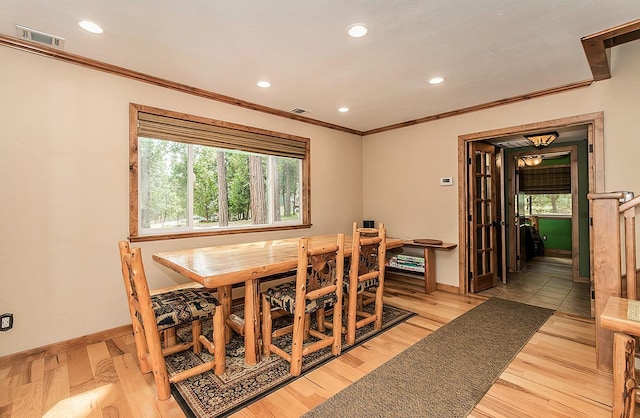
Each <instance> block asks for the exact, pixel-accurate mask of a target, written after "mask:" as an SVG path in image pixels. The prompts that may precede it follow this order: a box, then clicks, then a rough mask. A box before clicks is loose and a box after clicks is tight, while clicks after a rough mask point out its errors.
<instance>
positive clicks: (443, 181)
mask: <svg viewBox="0 0 640 418" xmlns="http://www.w3.org/2000/svg"><path fill="white" fill-rule="evenodd" d="M451 185H453V177H440V186H451Z"/></svg>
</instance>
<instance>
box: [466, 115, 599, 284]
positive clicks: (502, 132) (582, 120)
mask: <svg viewBox="0 0 640 418" xmlns="http://www.w3.org/2000/svg"><path fill="white" fill-rule="evenodd" d="M577 125H587V147H588V149H587V155H588V164H587V165H588V170H589V193H602V192H603V191H604V113H603V112H595V113H587V114H584V115H578V116H570V117H566V118H559V119H551V120H547V121H543V122H536V123H530V124H525V125H516V126H511V127H508V128H501V129H493V130H489V131H482V132H475V133H470V134H465V135H459V136H458V178H459V179H461V181H459V182H458V242H460V243H461V244H462V243H466V240H467V236H468V222H467V219H468V216H469V214H468V210H467V208H468V202H467V197H468V191H469V186H468V180H467V143H468V142H471V141H484V140H490V139H496V138H502V137H507V136H511V135H517V134H522V135H524V134H528V133H534V132H540V131H543V130H553V129H559V128H563V127H568V126H577ZM589 205H591V203H589ZM589 213H591V210H589ZM591 234H592V228H591V227H590V228H589V235H590V238H592V237H591ZM589 247H590V248H589V256H590V258H591V261H593V239H590V240H589ZM458 248H459V252H458V254H459V255H458V266H459V268H458V270H459V271H458V273H459V288H458V292H459V293H462V294H466V293H468V292H469V284H468V280H467V271H468V268H467V266H468V262H469V254H468V245H466V244H465V245H460V246H459V247H458ZM591 265H593V263H591ZM591 275H592V276H593V269H591Z"/></svg>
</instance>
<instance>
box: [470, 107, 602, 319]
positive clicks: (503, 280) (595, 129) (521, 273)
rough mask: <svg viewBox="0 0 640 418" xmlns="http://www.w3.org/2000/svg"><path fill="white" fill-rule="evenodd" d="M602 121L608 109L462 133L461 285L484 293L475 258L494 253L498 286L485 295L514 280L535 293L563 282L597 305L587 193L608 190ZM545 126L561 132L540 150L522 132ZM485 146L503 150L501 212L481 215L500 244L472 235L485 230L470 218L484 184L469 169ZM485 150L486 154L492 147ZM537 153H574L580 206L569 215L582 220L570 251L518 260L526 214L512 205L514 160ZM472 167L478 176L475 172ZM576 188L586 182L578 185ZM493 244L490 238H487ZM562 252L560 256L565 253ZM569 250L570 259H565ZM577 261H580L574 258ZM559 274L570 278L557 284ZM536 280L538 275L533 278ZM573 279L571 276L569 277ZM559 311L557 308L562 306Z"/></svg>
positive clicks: (500, 156)
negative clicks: (577, 135) (480, 241)
mask: <svg viewBox="0 0 640 418" xmlns="http://www.w3.org/2000/svg"><path fill="white" fill-rule="evenodd" d="M602 124H603V114H602V113H601V112H599V113H593V114H587V115H580V116H574V117H569V118H563V119H556V120H551V121H545V122H538V123H534V124H528V125H520V126H514V127H510V128H504V129H498V130H492V131H486V132H479V133H474V134H468V135H463V136H460V137H459V138H458V156H459V159H458V160H459V167H458V168H459V178H460V179H461V180H462V179H464V181H460V182H459V186H458V191H459V202H460V210H459V231H460V232H459V235H460V236H459V242H460V243H465V245H461V246H460V253H459V254H460V265H461V266H464V268H461V269H460V278H459V283H460V292H461V293H476V292H479V291H482V290H484V287H481V288H479V287H478V286H477V281H476V282H474V281H473V280H472V278H473V277H477V276H478V274H477V271H476V270H477V268H478V266H480V267H481V265H479V264H478V261H477V260H478V254H482V257H485V258H484V259H486V260H491V259H492V258H491V257H495V260H496V262H495V263H496V264H495V268H494V269H493V270H494V271H495V277H494V279H493V283H492V285H490V286H488V287H489V290H484V291H485V292H488V293H491V292H497V291H502V292H504V291H506V290H508V286H509V284H513V285H515V284H517V283H523V284H526V286H525V287H527V288H529V290H531V288H533V287H535V286H536V284H534V283H533V282H534V281H537V282H538V285H539V286H540V289H538V290H544V289H543V288H544V287H545V286H549V287H554V286H555V287H562V286H564V287H565V288H566V290H567V292H568V293H571V292H582V293H583V294H584V295H586V297H587V298H588V299H589V305H590V306H592V305H593V303H592V301H591V300H590V299H591V298H592V297H593V296H592V295H593V292H590V291H589V290H591V291H592V290H593V287H592V284H591V283H592V274H591V271H590V265H591V262H590V261H591V260H590V257H591V255H590V254H591V251H590V245H591V244H590V242H591V239H590V235H591V228H590V226H589V212H590V211H589V210H588V207H589V204H588V202H587V201H586V194H587V193H593V192H597V191H601V190H602V189H603V183H604V182H603V176H602V173H603V160H602V149H603V141H604V138H603V129H602ZM541 131H560V132H561V135H560V138H559V139H558V140H557V141H556V144H552V145H553V146H549V147H546V148H544V149H543V150H537V149H535V148H532V147H531V143H530V142H529V141H528V140H527V139H526V138H524V136H523V135H525V134H530V133H539V132H541ZM573 131H582V132H583V135H582V138H580V141H579V142H578V143H581V144H582V145H581V146H582V147H583V149H584V153H583V154H582V155H581V157H582V159H583V161H582V162H580V165H581V167H580V171H581V175H582V181H578V178H577V177H576V175H577V174H576V173H577V171H576V170H577V169H578V154H579V153H578V152H577V148H576V147H577V145H576V144H575V143H572V141H573V139H575V138H573V139H572V138H571V135H569V133H571V132H573ZM481 143H482V144H489V145H492V146H493V147H494V149H495V151H494V154H495V155H497V164H496V172H495V174H494V180H493V181H494V184H496V185H498V186H497V187H498V190H499V193H498V194H497V195H498V196H497V198H496V199H494V200H493V206H495V207H496V208H497V209H498V210H497V215H496V217H495V218H491V219H483V221H482V224H483V225H490V227H491V228H493V229H494V232H492V233H489V232H487V233H485V234H483V235H482V236H495V237H496V242H495V243H492V244H491V245H484V244H482V245H481V246H480V247H478V245H477V241H478V238H477V236H474V235H478V234H476V232H475V231H479V229H478V223H477V222H475V221H472V219H474V211H475V209H474V208H475V207H478V200H477V198H476V194H477V191H475V190H474V189H476V184H480V183H481V182H476V181H475V179H476V178H477V177H478V176H477V174H475V172H477V171H478V169H477V168H473V170H472V169H471V168H470V167H471V162H472V161H475V160H476V158H477V152H478V151H477V149H478V145H477V144H481ZM527 147H528V148H527ZM483 149H484V150H485V152H486V148H483ZM533 151H534V152H535V153H537V154H549V155H550V154H551V153H556V155H557V154H558V153H564V152H568V153H569V155H572V156H571V157H570V158H571V159H573V161H574V163H575V164H574V165H573V167H574V171H572V174H571V178H572V184H573V186H572V190H573V191H572V195H573V198H574V203H573V204H572V208H573V209H572V210H573V212H572V213H571V215H570V216H567V218H570V221H571V222H572V223H573V224H576V225H577V222H576V220H579V221H580V222H581V223H582V224H583V225H582V227H581V228H578V227H576V228H574V229H573V230H572V232H571V235H572V237H571V238H572V242H573V243H574V244H575V245H574V246H573V247H572V248H571V250H570V251H568V253H566V254H553V255H554V257H549V256H547V255H545V256H541V257H538V258H536V259H535V260H528V261H527V262H526V263H524V262H522V263H519V262H518V261H519V260H517V258H516V257H517V256H516V248H517V246H516V245H514V243H516V242H518V243H519V242H520V241H519V239H520V237H519V236H518V235H517V234H516V231H518V232H519V231H520V225H519V224H518V222H519V221H520V220H521V218H520V217H518V216H514V215H513V214H514V213H516V212H517V209H514V208H517V206H518V205H517V203H518V202H517V200H516V198H515V196H516V192H515V191H514V190H515V185H516V181H517V179H516V178H515V177H514V175H513V173H517V171H516V169H514V164H515V162H516V161H517V159H518V158H519V157H522V156H526V155H530V154H532V153H533ZM509 170H512V171H513V172H510V171H509ZM472 171H473V172H474V173H471V172H472ZM585 183H586V184H585ZM577 186H580V187H579V188H578V187H577ZM578 197H580V199H581V200H582V201H581V202H580V203H579V204H576V203H575V202H577V201H576V200H575V199H578ZM489 242H490V241H484V243H489ZM557 255H560V257H558V256H557ZM567 255H569V256H570V258H569V257H566V256H567ZM563 256H564V257H563ZM581 259H582V261H581V262H580V260H581ZM569 260H571V261H569ZM573 260H575V263H574V262H573ZM487 264H490V263H487ZM585 266H586V267H585ZM560 276H565V277H564V279H563V280H565V282H564V283H563V284H562V286H559V285H560V283H559V282H557V280H560V279H562V277H560ZM534 277H538V278H537V279H535V280H534V279H533V278H534ZM545 278H546V279H545ZM525 279H526V280H525ZM551 279H553V280H551ZM567 279H569V280H568V281H567ZM488 282H489V280H487V279H486V278H484V280H483V283H484V284H486V283H488ZM583 282H586V283H583ZM499 283H500V285H499ZM505 284H506V285H505ZM496 288H497V289H496ZM498 289H502V290H498ZM505 289H506V290H505ZM548 292H549V289H546V290H544V291H542V292H541V293H540V295H543V294H545V293H548ZM567 296H568V295H567ZM523 298H525V295H524V293H523V292H522V291H520V301H524V302H527V301H526V300H522V299H523ZM567 300H569V299H567ZM531 304H534V303H531ZM554 308H556V309H557V308H558V307H557V306H556V307H554Z"/></svg>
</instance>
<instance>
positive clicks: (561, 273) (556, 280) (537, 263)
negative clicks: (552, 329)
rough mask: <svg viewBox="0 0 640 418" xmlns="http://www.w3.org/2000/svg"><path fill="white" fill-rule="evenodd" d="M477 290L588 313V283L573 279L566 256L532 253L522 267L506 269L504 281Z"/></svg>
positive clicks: (575, 312)
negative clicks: (576, 281)
mask: <svg viewBox="0 0 640 418" xmlns="http://www.w3.org/2000/svg"><path fill="white" fill-rule="evenodd" d="M479 294H480V295H483V296H495V297H499V298H502V299H508V300H513V301H517V302H522V303H526V304H529V305H535V306H542V307H545V308H550V309H555V310H558V311H560V312H565V313H568V314H572V315H577V316H582V317H591V299H590V295H589V283H574V282H573V280H572V279H571V259H568V258H559V257H534V258H533V259H532V260H529V261H528V262H527V265H526V266H525V268H524V269H522V271H519V272H516V273H509V274H508V276H507V284H506V285H504V284H502V283H500V284H498V286H496V287H494V288H492V289H487V290H485V291H482V292H480V293H479Z"/></svg>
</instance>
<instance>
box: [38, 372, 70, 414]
mask: <svg viewBox="0 0 640 418" xmlns="http://www.w3.org/2000/svg"><path fill="white" fill-rule="evenodd" d="M42 390H43V396H42V411H43V412H44V413H45V414H46V413H47V412H48V411H50V410H52V409H53V408H54V407H55V406H56V405H57V404H58V402H60V401H62V400H64V399H66V398H68V397H69V395H70V393H69V375H68V373H67V367H66V365H65V366H63V367H58V368H55V369H49V370H47V371H46V372H45V375H44V382H43V386H42Z"/></svg>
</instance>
